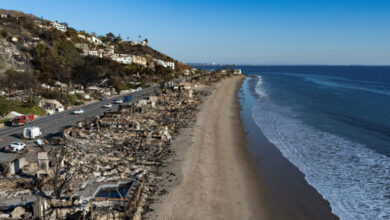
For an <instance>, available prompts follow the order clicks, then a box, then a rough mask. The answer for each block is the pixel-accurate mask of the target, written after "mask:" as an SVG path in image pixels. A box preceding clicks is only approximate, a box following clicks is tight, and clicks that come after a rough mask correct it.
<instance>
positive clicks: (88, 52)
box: [84, 50, 103, 58]
mask: <svg viewBox="0 0 390 220" xmlns="http://www.w3.org/2000/svg"><path fill="white" fill-rule="evenodd" d="M84 53H85V52H84ZM87 55H90V56H96V57H100V58H102V57H103V55H102V54H101V53H99V51H97V50H87Z"/></svg>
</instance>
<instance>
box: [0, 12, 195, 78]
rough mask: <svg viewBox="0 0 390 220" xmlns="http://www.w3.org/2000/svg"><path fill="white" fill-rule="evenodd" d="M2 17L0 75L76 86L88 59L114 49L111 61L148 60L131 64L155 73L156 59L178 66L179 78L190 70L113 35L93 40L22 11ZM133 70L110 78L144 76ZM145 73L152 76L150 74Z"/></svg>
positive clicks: (163, 56) (85, 35) (175, 71)
mask: <svg viewBox="0 0 390 220" xmlns="http://www.w3.org/2000/svg"><path fill="white" fill-rule="evenodd" d="M0 15H1V16H0V20H1V22H0V48H1V49H0V73H4V72H6V71H7V70H9V69H12V70H16V71H25V72H28V73H33V74H35V75H37V76H38V81H41V80H42V78H44V79H45V81H46V82H50V81H54V80H58V81H61V82H64V83H69V82H72V81H75V82H76V81H79V80H80V79H79V78H77V76H79V75H80V74H81V75H82V74H83V73H80V72H79V71H80V70H83V69H85V68H87V67H86V66H85V65H86V64H88V61H89V60H90V58H87V57H88V56H96V57H99V58H103V57H104V55H105V54H104V52H106V51H108V50H109V49H113V52H112V54H113V55H112V54H110V55H111V58H112V57H114V56H117V57H119V56H124V55H128V56H138V57H140V58H142V59H145V60H146V64H144V63H142V62H141V63H137V62H134V60H138V57H135V58H134V57H133V62H132V64H134V65H141V66H143V67H148V68H149V69H151V70H152V71H154V70H155V68H154V66H155V65H154V64H155V62H154V59H158V60H162V61H164V62H174V63H176V65H177V67H178V68H177V69H175V70H172V71H170V72H172V73H173V74H180V73H179V71H182V70H183V69H186V68H188V66H186V65H184V64H181V63H180V62H178V61H175V60H174V59H172V58H171V57H169V56H167V55H165V54H163V53H160V52H159V51H156V50H154V49H153V48H150V47H149V46H147V45H140V42H128V41H123V40H122V39H121V38H120V37H119V36H115V35H113V34H111V33H108V34H107V35H106V36H94V35H92V34H88V33H85V32H80V31H77V30H75V29H73V28H71V27H68V25H67V24H66V23H57V22H52V21H48V20H44V19H40V18H38V17H36V16H34V15H29V14H24V13H22V12H19V11H8V10H0ZM134 44H138V45H134ZM106 57H110V56H106ZM117 57H114V58H112V59H111V60H116V61H117V62H119V63H121V62H122V63H124V61H122V60H121V59H122V58H121V57H119V58H117ZM102 62H103V63H106V64H107V65H108V66H109V65H115V64H110V61H102ZM126 64H130V62H127V63H126ZM83 67H84V68H83ZM88 68H89V67H88ZM102 68H104V67H102ZM134 69H135V68H134V67H132V68H127V67H126V66H125V65H123V67H120V68H119V71H118V72H119V73H118V74H115V75H113V76H111V77H112V78H118V77H119V78H123V75H129V76H130V75H132V74H138V75H139V74H141V75H142V72H144V71H141V72H140V69H143V68H136V69H137V72H132V70H134ZM145 72H148V73H150V71H149V70H147V71H145ZM98 75H104V76H106V74H98ZM96 77H98V76H96ZM89 79H90V80H91V81H90V82H89V83H95V82H97V81H99V80H101V79H100V78H99V77H98V78H96V79H93V78H90V77H89Z"/></svg>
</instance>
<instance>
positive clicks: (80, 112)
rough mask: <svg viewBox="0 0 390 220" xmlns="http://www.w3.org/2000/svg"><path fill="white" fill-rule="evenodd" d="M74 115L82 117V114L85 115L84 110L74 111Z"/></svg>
mask: <svg viewBox="0 0 390 220" xmlns="http://www.w3.org/2000/svg"><path fill="white" fill-rule="evenodd" d="M73 114H75V115H81V114H84V110H82V109H77V110H74V112H73Z"/></svg>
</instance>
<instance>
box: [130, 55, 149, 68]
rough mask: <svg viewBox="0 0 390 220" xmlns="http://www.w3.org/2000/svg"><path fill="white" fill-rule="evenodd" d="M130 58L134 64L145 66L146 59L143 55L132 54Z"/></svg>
mask: <svg viewBox="0 0 390 220" xmlns="http://www.w3.org/2000/svg"><path fill="white" fill-rule="evenodd" d="M131 59H132V62H133V63H135V64H138V65H141V66H143V67H146V66H147V61H146V58H145V57H142V56H137V55H132V56H131Z"/></svg>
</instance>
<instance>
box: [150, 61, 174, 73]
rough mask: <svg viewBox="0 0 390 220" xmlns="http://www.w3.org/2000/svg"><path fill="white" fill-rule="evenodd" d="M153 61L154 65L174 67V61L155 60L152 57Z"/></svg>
mask: <svg viewBox="0 0 390 220" xmlns="http://www.w3.org/2000/svg"><path fill="white" fill-rule="evenodd" d="M153 61H154V63H155V64H156V65H160V66H163V67H165V68H171V69H173V70H174V69H175V63H173V62H169V61H162V60H157V59H154V60H153Z"/></svg>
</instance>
